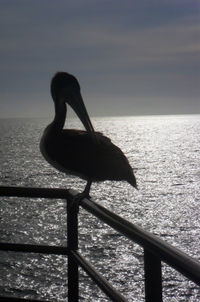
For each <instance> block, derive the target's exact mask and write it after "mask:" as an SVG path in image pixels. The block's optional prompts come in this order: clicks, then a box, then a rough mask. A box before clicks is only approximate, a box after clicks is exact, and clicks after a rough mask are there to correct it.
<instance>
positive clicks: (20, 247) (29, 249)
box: [0, 242, 69, 255]
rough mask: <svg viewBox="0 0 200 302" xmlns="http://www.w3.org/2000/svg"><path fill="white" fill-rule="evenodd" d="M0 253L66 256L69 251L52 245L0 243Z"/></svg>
mask: <svg viewBox="0 0 200 302" xmlns="http://www.w3.org/2000/svg"><path fill="white" fill-rule="evenodd" d="M0 250H1V251H11V252H22V253H39V254H52V255H68V253H69V250H68V248H67V247H63V246H53V245H34V244H18V243H4V242H0Z"/></svg>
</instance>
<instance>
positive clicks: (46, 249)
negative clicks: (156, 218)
mask: <svg viewBox="0 0 200 302" xmlns="http://www.w3.org/2000/svg"><path fill="white" fill-rule="evenodd" d="M75 194H77V192H75V191H71V190H70V191H68V190H64V189H45V188H23V187H0V196H10V197H29V198H56V199H66V200H67V247H62V246H41V245H39V246H38V245H27V244H26V245H24V244H11V243H0V250H4V251H16V252H24V253H29V252H31V253H45V254H57V255H67V257H68V301H69V302H76V301H78V299H79V274H78V267H79V266H80V267H82V268H83V269H84V270H85V272H86V273H87V274H88V275H89V276H90V277H91V278H92V279H93V280H94V281H95V282H96V284H97V285H98V286H99V287H100V288H101V289H102V290H103V291H104V293H106V294H107V296H108V297H109V298H110V299H111V300H112V301H116V302H118V301H119V302H121V301H127V300H126V299H125V298H124V297H123V296H122V295H121V294H120V293H119V292H117V290H116V289H114V288H113V287H112V286H111V285H110V284H109V283H108V281H107V280H106V279H105V278H104V277H103V276H102V275H100V274H99V273H98V272H97V271H96V270H95V268H94V267H93V266H92V265H91V264H90V263H89V262H88V261H87V260H86V259H85V258H84V257H83V256H82V255H80V253H79V252H78V208H77V205H76V204H75V203H74V195H75ZM80 206H82V207H83V208H84V209H85V210H86V211H88V212H90V213H91V214H93V215H94V216H96V217H97V218H99V219H100V220H102V221H104V222H105V223H106V224H108V225H110V226H111V227H112V228H114V229H115V230H116V231H118V232H120V233H121V234H123V235H124V236H126V237H127V238H129V239H130V240H131V241H133V242H136V243H137V244H139V245H140V246H142V247H143V249H144V272H145V301H146V302H161V301H162V270H161V262H162V261H163V262H165V263H167V264H168V265H169V266H171V267H172V268H174V269H175V270H177V271H178V272H180V273H181V274H183V275H184V276H186V277H187V278H188V279H190V280H192V281H193V282H195V283H196V284H197V285H199V286H200V263H199V262H197V261H196V260H194V259H193V258H191V257H189V256H188V255H187V254H185V253H183V252H182V251H180V250H179V249H177V248H175V247H173V246H171V245H169V244H168V243H166V242H165V241H163V240H161V239H159V238H158V237H156V236H155V235H152V234H151V233H149V232H147V231H145V230H143V229H141V228H139V227H136V226H135V225H133V224H132V223H130V222H128V221H126V220H125V219H123V218H121V217H120V216H118V215H116V214H114V213H112V212H111V211H109V210H107V209H105V208H104V207H102V206H100V205H98V204H96V203H95V202H93V201H91V200H89V199H83V200H82V201H81V203H80ZM2 299H4V300H3V301H16V299H15V298H12V299H11V298H8V299H10V300H5V297H0V300H2ZM17 301H28V300H26V299H18V300H17ZM29 301H31V300H29ZM32 301H33V300H32Z"/></svg>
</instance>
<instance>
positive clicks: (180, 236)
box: [0, 115, 200, 302]
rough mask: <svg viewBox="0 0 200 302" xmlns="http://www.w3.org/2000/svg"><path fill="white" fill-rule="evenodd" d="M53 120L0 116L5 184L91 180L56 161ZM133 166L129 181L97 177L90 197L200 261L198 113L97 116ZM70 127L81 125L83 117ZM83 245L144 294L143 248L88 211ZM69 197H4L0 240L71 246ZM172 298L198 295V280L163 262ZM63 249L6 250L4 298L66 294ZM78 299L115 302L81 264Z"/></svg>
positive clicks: (1, 282)
mask: <svg viewBox="0 0 200 302" xmlns="http://www.w3.org/2000/svg"><path fill="white" fill-rule="evenodd" d="M49 122H50V120H47V119H2V120H0V168H1V169H0V185H8V186H26V187H51V188H73V189H76V190H79V191H82V190H83V188H84V186H85V182H84V181H82V180H81V179H79V178H78V177H71V176H66V175H64V174H63V173H60V172H58V171H56V170H55V169H54V168H52V167H51V166H50V165H49V164H48V163H47V162H46V161H45V160H44V159H43V158H42V156H41V154H40V151H39V141H40V138H41V135H42V132H43V129H44V128H45V126H46V125H47V124H48V123H49ZM92 122H93V124H94V127H95V129H96V130H97V131H101V132H103V133H104V134H105V135H107V136H109V137H110V138H111V139H112V141H113V142H114V143H116V144H117V145H118V146H119V147H120V148H121V149H122V150H123V152H124V153H125V154H126V156H127V158H128V159H129V161H130V164H131V165H132V167H133V168H134V172H135V175H136V178H137V182H138V187H139V191H136V190H135V189H134V188H132V187H131V186H130V185H129V184H128V183H125V182H111V181H105V182H102V183H94V184H93V185H92V189H91V192H90V193H91V196H92V199H93V200H94V201H95V202H97V203H99V204H101V205H103V206H104V207H106V208H108V209H110V210H111V211H113V212H115V213H116V214H119V215H120V216H122V217H124V218H125V219H127V220H129V221H131V222H132V223H134V224H135V225H137V226H140V227H142V228H144V229H145V230H148V231H150V232H152V233H154V234H156V235H157V236H159V237H160V238H162V239H164V240H166V241H167V242H168V243H170V244H172V245H173V246H176V247H178V248H180V249H181V250H182V251H184V252H186V253H187V254H188V255H190V256H192V257H194V258H195V259H197V260H199V261H200V253H199V250H200V219H199V218H200V165H199V164H200V116H199V115H185V116H148V117H141V116H140V117H116V118H114V117H112V118H93V119H92ZM66 127H72V128H73V127H79V128H80V127H81V125H80V124H79V123H78V122H77V120H75V119H74V120H69V121H67V124H66ZM79 216H80V217H79V222H80V236H79V240H80V245H79V246H80V251H81V253H82V254H83V255H84V256H85V257H86V258H87V259H88V260H90V261H91V262H92V263H93V264H94V265H95V267H96V268H97V270H98V271H99V272H100V273H102V274H103V275H104V277H106V278H107V279H108V280H109V281H110V282H111V284H112V285H114V286H115V287H116V288H117V289H118V290H119V291H120V292H121V293H122V294H123V295H124V296H125V297H126V298H127V300H128V301H131V302H140V301H144V270H143V250H142V249H141V248H140V247H139V246H138V245H137V244H133V243H131V242H130V241H129V240H128V239H126V238H124V237H123V236H121V235H120V234H118V233H117V232H115V231H114V230H113V229H111V228H110V227H108V226H106V225H105V224H104V223H101V222H100V221H99V220H98V219H96V218H94V217H92V216H91V215H90V214H88V213H87V212H85V211H84V210H82V209H80V215H79ZM66 219H67V217H66V204H65V201H62V200H46V199H40V198H38V199H27V198H0V240H1V241H2V242H14V243H28V244H44V245H45V244H46V245H47V244H48V245H66ZM163 276H164V282H163V286H164V290H163V296H164V301H169V302H175V301H177V302H185V301H190V302H196V301H200V290H199V289H198V287H197V286H196V285H195V284H194V283H193V282H191V281H188V280H187V279H186V278H185V277H183V276H182V275H180V274H179V273H177V272H176V271H174V270H173V269H171V268H169V267H168V266H167V265H165V264H163ZM66 278H67V259H66V257H64V256H49V255H36V254H18V253H14V252H9V253H7V252H0V295H2V294H3V295H13V296H15V297H26V298H30V299H31V298H32V299H44V300H45V299H46V300H49V301H66V300H67V280H66ZM80 281H81V283H80V296H81V299H80V301H97V302H104V301H109V299H107V298H106V297H105V295H104V294H103V293H102V292H101V291H100V290H99V289H98V288H97V286H96V285H94V284H93V282H92V281H90V279H89V278H88V277H87V276H86V275H85V273H83V272H82V271H81V277H80Z"/></svg>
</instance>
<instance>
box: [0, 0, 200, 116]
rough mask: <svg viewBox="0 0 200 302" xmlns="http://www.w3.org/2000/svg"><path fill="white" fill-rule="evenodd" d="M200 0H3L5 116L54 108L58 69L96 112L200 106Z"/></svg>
mask: <svg viewBox="0 0 200 302" xmlns="http://www.w3.org/2000/svg"><path fill="white" fill-rule="evenodd" d="M199 25H200V1H199V0H162V1H161V0H124V1H121V0H105V1H104V0H73V1H67V0H62V1H61V0H54V1H52V0H42V1H40V0H24V1H22V0H18V1H13V0H0V70H1V73H0V83H1V86H0V104H1V106H0V117H15V116H17V117H19V116H20V117H21V116H23V117H26V116H27V117H30V116H33V117H37V116H38V117H41V116H52V115H53V103H52V100H51V97H50V92H49V83H50V80H51V77H52V75H53V74H54V73H55V72H56V71H67V72H69V73H72V74H74V75H75V76H77V77H78V79H79V82H80V84H81V87H82V95H83V98H84V100H85V103H86V106H87V108H88V112H89V114H90V115H92V116H98V115H106V116H109V115H138V114H140V115H143V114H182V113H200V100H199V96H200V81H199V80H200V66H199V65H200V55H199V51H200V36H199V34H200V32H199Z"/></svg>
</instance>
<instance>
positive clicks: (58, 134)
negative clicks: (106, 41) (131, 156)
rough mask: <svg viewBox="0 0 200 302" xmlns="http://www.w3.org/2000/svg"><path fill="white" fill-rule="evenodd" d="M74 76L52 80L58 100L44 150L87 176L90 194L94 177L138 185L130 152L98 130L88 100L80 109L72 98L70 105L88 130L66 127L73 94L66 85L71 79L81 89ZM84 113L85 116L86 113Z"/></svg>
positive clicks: (52, 159) (55, 161)
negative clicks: (89, 109) (127, 153)
mask: <svg viewBox="0 0 200 302" xmlns="http://www.w3.org/2000/svg"><path fill="white" fill-rule="evenodd" d="M56 77H57V78H56ZM59 77H60V81H61V82H62V84H61V85H60V81H59ZM70 77H73V76H71V75H69V74H67V73H57V74H56V75H55V77H54V78H53V80H52V85H51V92H52V97H53V99H54V102H55V118H54V120H53V122H52V123H51V124H50V125H49V126H47V128H46V129H45V131H44V134H43V137H42V139H41V143H40V149H41V153H42V154H43V156H44V157H45V159H46V160H47V161H48V162H49V163H50V164H51V165H52V166H54V167H55V168H56V169H58V170H60V171H62V172H65V173H67V174H72V175H76V176H79V177H81V178H82V179H84V180H86V181H87V183H88V187H87V190H86V191H87V192H86V195H88V194H89V189H90V185H91V183H92V182H93V181H104V180H125V181H127V182H129V183H130V184H131V185H132V186H134V187H137V186H136V180H135V176H134V174H133V170H132V168H131V166H130V164H129V162H128V160H127V158H126V156H125V155H124V154H123V152H122V151H121V150H120V148H118V147H117V146H116V145H114V144H113V143H112V142H111V140H110V139H109V138H108V137H106V136H104V135H102V134H101V133H99V132H94V129H93V127H92V124H91V122H90V120H89V121H88V119H89V116H88V114H87V111H86V109H85V106H84V104H83V108H82V107H81V106H79V105H80V104H78V105H77V106H78V107H79V108H78V109H77V107H76V103H74V102H73V103H72V101H70V105H71V106H72V107H73V109H74V110H75V111H76V112H77V114H78V116H79V117H80V119H81V120H82V122H83V124H84V125H85V127H86V129H87V131H82V130H74V129H63V127H64V123H65V119H66V104H65V102H67V103H69V101H68V98H70V93H69V96H68V95H66V90H65V85H66V86H67V91H69V90H70V87H69V85H68V83H69V82H70V81H69V80H71V82H72V83H71V82H70V84H71V85H74V87H75V88H76V89H77V87H76V85H75V84H73V81H72V80H73V79H75V78H74V77H73V79H71V78H70ZM67 79H69V80H68V81H67ZM75 80H76V79H75ZM77 83H78V82H77ZM54 86H55V87H54ZM74 87H73V89H72V90H73V96H72V94H71V96H72V99H73V100H74V99H75V94H76V93H75V90H76V89H75V88H74ZM79 93H80V92H79ZM79 101H80V99H79ZM81 101H82V98H81ZM81 101H80V102H81ZM81 105H82V104H81ZM81 110H82V111H81ZM80 111H81V112H80ZM84 113H85V114H86V116H85V117H83V114H84ZM81 114H82V115H81Z"/></svg>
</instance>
